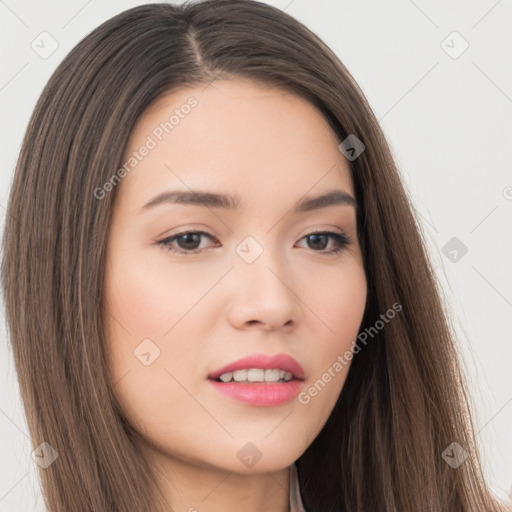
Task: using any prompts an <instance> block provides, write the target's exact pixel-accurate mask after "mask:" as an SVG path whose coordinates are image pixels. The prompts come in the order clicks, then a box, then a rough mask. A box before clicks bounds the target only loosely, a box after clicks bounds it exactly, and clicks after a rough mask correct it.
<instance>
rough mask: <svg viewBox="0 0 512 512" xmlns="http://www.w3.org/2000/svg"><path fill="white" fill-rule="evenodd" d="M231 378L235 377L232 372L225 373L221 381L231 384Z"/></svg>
mask: <svg viewBox="0 0 512 512" xmlns="http://www.w3.org/2000/svg"><path fill="white" fill-rule="evenodd" d="M231 377H233V373H232V372H228V373H223V374H222V375H221V376H220V380H221V381H222V382H229V381H230V380H231Z"/></svg>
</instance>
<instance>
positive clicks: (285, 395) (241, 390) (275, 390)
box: [208, 379, 304, 407]
mask: <svg viewBox="0 0 512 512" xmlns="http://www.w3.org/2000/svg"><path fill="white" fill-rule="evenodd" d="M208 383H209V384H210V385H211V386H212V387H213V388H214V389H215V390H216V391H218V392H219V393H220V394H221V395H224V396H227V397H228V398H232V399H234V400H236V401H238V402H244V403H246V404H248V405H255V406H260V407H274V406H276V405H281V404H284V403H286V402H289V401H290V400H292V399H293V398H295V397H296V396H297V395H298V394H299V392H300V390H301V389H302V386H303V385H304V382H303V381H301V380H297V379H293V380H291V381H289V382H282V383H279V384H274V383H270V382H262V383H261V384H260V383H258V384H256V383H251V384H241V383H239V382H227V383H226V382H218V381H216V380H212V379H208Z"/></svg>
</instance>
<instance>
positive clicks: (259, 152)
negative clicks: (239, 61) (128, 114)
mask: <svg viewBox="0 0 512 512" xmlns="http://www.w3.org/2000/svg"><path fill="white" fill-rule="evenodd" d="M339 143H340V141H339V140H338V138H337V136H336V134H335V133H334V132H333V131H332V129H331V127H330V125H329V124H328V122H327V121H326V119H325V118H324V117H323V115H322V114H321V112H320V111H319V110H318V109H317V108H315V107H314V106H313V105H312V104H311V103H309V102H308V101H306V100H305V99H303V98H301V97H300V96H297V95H295V94H292V93H290V92H288V91H284V90H281V89H277V88H274V87H270V86H266V85H262V84H257V83H254V82H251V81H247V80H219V81H214V82H212V83H211V84H203V85H199V86H195V87H187V88H182V89H178V90H174V91H172V92H168V93H165V94H163V95H162V96H160V97H159V98H158V99H157V100H156V101H154V102H153V103H152V104H151V105H150V107H149V108H148V109H147V110H146V111H145V112H144V113H143V115H142V116H141V117H140V118H139V120H138V121H137V123H136V125H135V127H134V129H133V130H132V133H131V136H130V139H129V142H128V147H127V151H126V153H125V158H124V160H125V162H128V161H129V160H132V163H134V164H135V167H134V172H130V173H128V176H127V177H126V178H125V179H124V180H123V182H122V187H121V188H123V189H125V190H124V192H123V193H124V194H126V193H130V194H131V195H133V194H135V195H138V196H144V197H148V196H149V195H150V194H152V193H153V194H154V193H157V192H161V191H163V189H164V188H174V189H175V188H177V186H178V187H179V188H182V189H184V190H186V189H187V188H190V189H196V190H197V189H209V190H211V189H212V188H213V189H215V188H217V189H218V190H222V191H223V192H225V191H227V189H230V190H233V191H235V192H236V195H237V196H239V197H241V198H242V200H243V201H245V200H248V201H250V200H251V197H252V198H259V200H261V199H262V198H265V199H268V198H269V197H270V195H269V193H270V192H271V191H275V192H276V193H277V194H278V195H279V194H281V195H283V196H286V195H289V194H292V195H297V196H299V195H304V194H306V193H308V191H311V192H312V193H316V192H320V191H321V190H326V189H331V188H333V187H335V186H337V187H338V188H340V187H341V188H343V189H344V190H346V191H347V192H350V193H353V188H352V180H351V174H350V167H349V164H348V162H347V161H346V159H345V158H344V156H343V155H342V154H341V152H340V151H339V149H338V145H339ZM144 146H148V147H151V149H150V150H149V151H144V153H145V156H144V157H143V158H140V157H139V159H137V161H136V162H135V160H133V159H134V158H135V157H134V154H136V153H137V152H138V153H141V151H140V150H141V149H142V148H143V147H144Z"/></svg>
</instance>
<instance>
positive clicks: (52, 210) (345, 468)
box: [2, 0, 498, 512]
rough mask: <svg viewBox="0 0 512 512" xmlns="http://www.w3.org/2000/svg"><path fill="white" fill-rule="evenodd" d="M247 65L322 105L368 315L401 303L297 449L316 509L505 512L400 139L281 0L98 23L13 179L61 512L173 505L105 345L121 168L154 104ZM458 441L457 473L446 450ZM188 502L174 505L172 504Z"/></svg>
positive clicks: (22, 340)
mask: <svg viewBox="0 0 512 512" xmlns="http://www.w3.org/2000/svg"><path fill="white" fill-rule="evenodd" d="M238 77H240V78H247V79H252V80H254V81H256V82H260V83H264V84H267V85H271V86H274V87H276V88H282V89H284V90H287V91H291V92H293V93H294V94H296V95H299V96H301V97H303V98H306V99H307V100H308V101H310V102H311V103H312V104H313V105H315V106H316V107H317V108H318V109H319V110H320V111H321V112H322V113H323V115H324V116H325V117H326V119H327V120H328V122H329V124H330V126H331V127H332V129H333V130H334V132H335V133H336V134H337V136H338V137H339V139H340V142H341V141H343V140H344V139H345V138H346V137H347V136H349V135H351V134H353V135H356V136H357V138H358V139H360V140H361V141H362V142H363V143H364V145H365V150H364V151H363V152H362V153H361V154H360V155H359V156H358V157H357V158H356V159H354V160H351V161H350V168H351V173H352V178H353V182H354V185H355V193H356V198H357V201H358V203H359V205H361V207H360V208H359V211H358V217H357V226H358V236H359V238H360V243H361V248H362V251H363V258H364V265H365V271H366V275H367V281H368V300H367V304H366V309H365V314H364V318H363V323H362V326H363V327H364V328H366V327H368V326H373V325H375V323H376V322H377V321H378V320H379V318H380V315H381V314H382V313H384V312H385V311H386V310H387V309H389V307H390V306H391V305H392V304H394V303H398V304H400V305H401V307H402V308H401V311H400V313H399V314H397V315H396V317H395V318H394V319H393V321H390V322H388V323H386V326H385V328H383V329H379V330H378V332H376V333H375V334H373V336H372V340H371V342H369V343H367V344H366V345H365V346H364V347H362V349H361V350H360V351H359V352H358V353H357V354H355V355H354V358H353V362H352V366H351V368H350V371H349V374H348V377H347V380H346V382H345V385H344V387H343V390H342V392H341V394H340V397H339V399H338V402H337V404H336V406H335V408H334V410H333V412H332V414H331V416H330V418H329V420H328V421H327V423H326V425H325V426H324V428H323V429H322V431H321V432H320V433H319V435H318V436H317V438H316V439H315V440H314V441H313V443H312V444H311V445H310V446H309V447H308V448H307V449H306V451H305V453H304V454H303V455H302V456H301V457H300V458H299V459H298V460H297V468H298V473H299V482H300V488H301V493H302V498H303V501H304V505H305V508H306V510H307V511H310V512H313V511H322V512H324V511H351V512H355V511H359V512H363V511H377V510H378V511H386V512H391V511H393V512H398V511H400V512H402V511H430V512H434V511H435V512H441V511H442V512H456V511H457V512H459V511H461V512H462V511H465V512H483V511H486V512H487V511H496V510H498V505H497V504H496V503H495V502H494V499H493V497H492V495H491V494H490V492H489V491H488V489H487V487H486V484H485V482H484V479H483V476H482V474H481V469H480V463H479V460H478V456H477V450H476V446H475V443H474V435H473V426H472V422H471V416H470V414H469V408H468V399H467V397H466V394H465V388H464V385H463V380H462V378H461V372H460V369H459V363H458V361H457V353H456V350H455V343H454V335H453V329H452V328H451V326H450V323H449V319H447V317H446V316H445V313H444V312H443V306H442V301H441V300H440V290H439V289H438V284H437V282H436V280H435V276H434V274H433V268H432V265H431V262H430V261H429V258H428V256H427V254H426V250H425V242H424V236H423V234H422V231H421V229H420V226H419V223H418V222H417V221H416V218H415V216H414V214H413V208H412V206H411V204H410V202H409V199H408V197H407V194H406V192H405V191H404V188H403V186H402V184H401V182H400V177H399V173H398V170H397V168H396V165H395V163H394V161H393V158H392V156H391V153H390V150H389V148H388V144H387V142H386V139H385V136H384V135H383V132H382V130H381V128H380V126H379V124H378V122H377V120H376V118H375V115H374V113H373V112H372V110H371V108H370V106H369V104H368V103H367V100H366V99H365V97H364V95H363V93H362V91H361V90H360V89H359V87H358V85H357V84H356V82H355V81H354V79H353V78H352V76H351V75H350V73H349V72H348V71H347V69H346V68H345V67H344V65H343V64H342V63H341V62H340V60H339V59H338V58H337V57H336V55H335V54H334V53H333V52H332V51H331V50H330V49H329V48H328V47H327V46H326V45H325V44H324V43H323V42H322V41H321V40H320V39H319V38H318V37H317V36H316V35H314V34H313V33H312V32H311V31H309V30H308V29H307V28H306V27H305V26H304V25H302V24H301V23H299V22H298V21H296V20H295V19H293V18H292V17H291V16H289V15H287V14H285V13H284V12H281V11H280V10H278V9H276V8H273V7H271V6H269V5H266V4H264V3H259V2H256V1H252V0H206V1H203V2H196V3H192V4H185V5H182V6H176V5H169V4H165V3H164V4H149V5H143V6H140V7H136V8H133V9H130V10H127V11H125V12H123V13H121V14H119V15H117V16H115V17H113V18H112V19H110V20H108V21H106V22H105V23H103V24H102V25H101V26H100V27H99V28H97V29H96V30H94V31H92V32H91V33H90V34H89V35H87V36H86V37H85V38H84V39H83V40H82V41H81V42H80V43H79V44H78V45H77V46H76V47H75V48H74V49H73V50H72V51H71V52H70V53H69V54H68V55H67V56H66V58H65V59H64V60H63V61H62V63H61V64H60V65H59V66H58V68H57V70H56V71H55V72H54V74H53V76H52V77H51V78H50V80H49V81H48V84H47V85H46V87H45V89H44V91H43V93H42V95H41V97H40V99H39V101H38V103H37V106H36V108H35V110H34V112H33V115H32V117H31V120H30V123H29V126H28V129H27V131H26V134H25V138H24V141H23V145H22V148H21V152H20V156H19V160H18V162H17V167H16V171H15V175H14V181H13V184H12V189H11V192H10V198H9V204H8V213H7V219H6V225H5V234H4V241H3V243H4V257H3V262H2V286H3V292H4V295H5V303H6V315H7V322H8V328H9V335H10V341H11V344H12V348H13V354H14V358H15V364H16V369H17V377H18V380H19V385H20V391H21V395H22V399H23V402H24V407H25V413H26V416H27V419H28V425H29V429H30V435H31V438H32V440H33V444H34V447H36V446H38V445H39V444H40V443H42V442H47V443H49V445H51V446H52V447H53V448H54V449H55V450H57V452H58V454H59V457H58V459H57V461H56V462H55V463H54V464H52V465H50V466H49V467H48V468H47V469H42V470H41V471H40V477H41V482H42V491H43V495H44V498H45V502H46V505H47V508H48V511H49V512H57V511H66V512H69V511H84V510H91V511H98V512H100V511H101V512H107V511H109V512H110V511H119V512H121V511H122V512H126V511H128V510H130V511H134V512H135V511H140V512H142V511H147V510H160V511H161V512H163V511H164V510H168V509H169V508H167V509H166V508H165V507H166V505H165V502H164V501H165V500H164V499H163V496H162V495H161V494H160V493H159V490H158V489H157V488H156V485H155V483H154V479H153V478H152V473H151V470H150V468H149V467H148V464H147V463H146V461H145V460H144V459H143V457H142V456H141V454H140V453H139V452H138V451H137V450H136V448H135V443H134V436H136V435H137V434H136V432H135V431H134V430H133V429H132V428H131V427H130V425H129V424H128V422H127V421H126V420H125V419H124V418H123V416H122V414H121V412H120V410H119V408H118V407H117V405H116V403H115V400H114V397H113V392H112V386H115V383H111V382H110V380H109V375H108V372H107V365H106V353H105V348H104V343H103V340H104V336H105V322H104V318H103V315H107V314H108V312H106V311H104V308H103V307H102V290H103V282H104V263H105V249H106V245H107V244H106V242H107V237H108V233H109V223H110V218H111V214H112V209H113V207H114V204H115V203H114V200H115V197H116V190H115V189H114V190H112V191H111V192H110V193H108V194H106V195H105V196H104V197H103V198H102V199H101V200H99V199H98V198H97V194H95V190H97V189H98V187H101V186H102V185H103V184H104V183H106V182H108V181H109V179H110V178H111V176H112V174H113V172H115V170H116V169H119V167H120V166H121V165H122V157H123V154H124V151H125V148H126V146H127V141H128V137H129V135H130V132H131V130H132V128H133V126H134V124H135V122H136V121H137V119H138V118H139V116H140V115H141V114H142V113H143V112H144V111H145V109H146V108H147V107H148V105H149V104H150V103H151V102H153V101H154V100H155V99H156V98H158V97H159V96H160V95H161V94H163V93H166V92H169V91H172V90H173V89H176V88H178V87H181V86H186V85H201V84H204V85H206V84H208V83H209V82H211V81H213V80H214V79H216V78H233V79H236V78H238ZM454 442H456V443H458V445H460V447H462V448H463V449H464V450H465V451H466V452H467V454H469V456H468V457H467V458H466V459H465V460H464V461H463V462H462V463H461V464H460V465H458V467H456V468H455V467H452V466H451V465H449V464H447V462H446V461H445V458H443V457H442V454H443V452H444V451H445V450H446V449H447V448H448V447H449V446H450V445H451V444H452V443H454ZM167 507H169V505H167Z"/></svg>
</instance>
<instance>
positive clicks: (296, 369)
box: [208, 353, 304, 380]
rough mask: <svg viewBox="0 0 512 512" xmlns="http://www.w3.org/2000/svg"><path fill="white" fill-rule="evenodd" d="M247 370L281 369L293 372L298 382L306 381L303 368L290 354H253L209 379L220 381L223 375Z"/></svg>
mask: <svg viewBox="0 0 512 512" xmlns="http://www.w3.org/2000/svg"><path fill="white" fill-rule="evenodd" d="M246 368H262V369H264V370H274V369H276V368H279V369H281V370H284V371H286V372H291V373H292V374H293V377H294V378H295V379H298V380H304V370H303V368H302V366H301V365H300V364H299V363H298V362H297V361H296V360H295V359H294V358H293V357H291V356H289V355H288V354H284V353H280V354H273V355H268V354H253V355H250V356H247V357H243V358H242V359H238V360H236V361H233V362H232V363H229V364H227V365H226V366H223V367H222V368H219V369H218V370H215V371H213V372H211V373H209V374H208V378H209V379H218V378H219V377H220V376H221V375H222V374H223V373H228V372H233V371H235V370H244V369H246Z"/></svg>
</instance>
